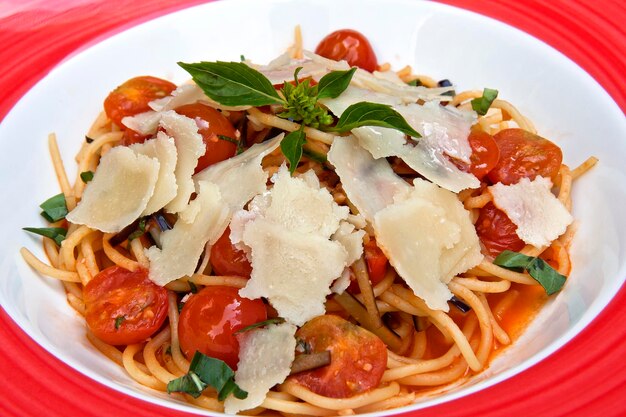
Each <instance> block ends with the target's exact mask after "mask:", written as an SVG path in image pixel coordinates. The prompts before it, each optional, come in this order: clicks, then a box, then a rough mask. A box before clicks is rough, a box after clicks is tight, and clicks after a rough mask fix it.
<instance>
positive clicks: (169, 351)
mask: <svg viewBox="0 0 626 417" xmlns="http://www.w3.org/2000/svg"><path fill="white" fill-rule="evenodd" d="M165 354H166V355H170V356H172V346H171V345H170V346H168V347H167V349H165Z"/></svg>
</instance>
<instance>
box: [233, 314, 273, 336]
mask: <svg viewBox="0 0 626 417" xmlns="http://www.w3.org/2000/svg"><path fill="white" fill-rule="evenodd" d="M284 322H285V319H284V318H282V317H276V318H273V319H267V320H263V321H260V322H258V323H254V324H251V325H249V326H246V327H242V328H241V329H239V330H237V331H236V332H235V333H234V334H237V333H244V332H247V331H249V330H253V329H258V328H259V327H265V326H269V325H270V324H280V323H284Z"/></svg>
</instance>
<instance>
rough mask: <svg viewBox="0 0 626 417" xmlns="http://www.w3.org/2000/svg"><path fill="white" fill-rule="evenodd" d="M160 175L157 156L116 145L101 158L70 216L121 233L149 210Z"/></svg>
mask: <svg viewBox="0 0 626 417" xmlns="http://www.w3.org/2000/svg"><path fill="white" fill-rule="evenodd" d="M158 174H159V161H158V160H157V159H155V158H149V157H147V156H145V155H139V154H137V153H135V152H134V151H133V150H132V149H129V148H126V147H123V146H118V147H115V148H113V149H111V150H110V151H109V152H107V153H106V154H105V155H104V156H103V157H102V158H101V159H100V164H99V165H98V169H97V170H96V172H95V174H94V176H93V179H92V180H91V181H90V182H89V183H88V184H87V186H86V187H85V192H84V193H83V197H82V200H81V201H80V203H78V206H77V207H76V208H75V209H74V210H72V211H71V212H70V213H69V214H68V215H67V217H66V218H67V220H68V221H70V222H72V223H74V224H84V225H86V226H89V227H90V228H92V229H97V230H100V231H102V232H106V233H114V232H119V231H120V230H122V229H123V228H124V227H126V226H128V225H129V224H131V223H132V222H134V221H135V219H137V218H138V217H139V216H140V215H141V213H142V212H143V211H144V210H145V208H146V206H147V205H148V202H149V201H150V198H151V197H152V194H153V193H154V188H155V185H156V183H157V179H158Z"/></svg>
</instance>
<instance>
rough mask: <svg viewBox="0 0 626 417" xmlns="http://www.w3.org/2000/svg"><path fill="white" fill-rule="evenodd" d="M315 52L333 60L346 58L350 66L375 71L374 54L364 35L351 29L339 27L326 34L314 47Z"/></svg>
mask: <svg viewBox="0 0 626 417" xmlns="http://www.w3.org/2000/svg"><path fill="white" fill-rule="evenodd" d="M315 53H316V54H318V55H321V56H323V57H325V58H328V59H334V60H335V61H341V60H346V61H348V64H350V66H351V67H359V68H363V69H364V70H366V71H369V72H372V71H375V70H376V68H377V67H378V62H377V60H376V54H375V53H374V50H373V49H372V45H371V44H370V42H369V41H368V40H367V38H366V37H365V35H363V34H362V33H360V32H357V31H356V30H352V29H341V30H337V31H335V32H333V33H331V34H329V35H327V36H326V37H325V38H324V39H322V41H321V42H320V43H319V45H317V48H315Z"/></svg>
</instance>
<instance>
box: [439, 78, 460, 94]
mask: <svg viewBox="0 0 626 417" xmlns="http://www.w3.org/2000/svg"><path fill="white" fill-rule="evenodd" d="M437 87H452V83H451V82H450V80H448V79H447V78H446V79H443V80H441V81H439V82H438V83H437ZM455 95H456V91H454V90H452V91H447V92H445V93H443V94H442V96H452V97H454V96H455Z"/></svg>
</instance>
